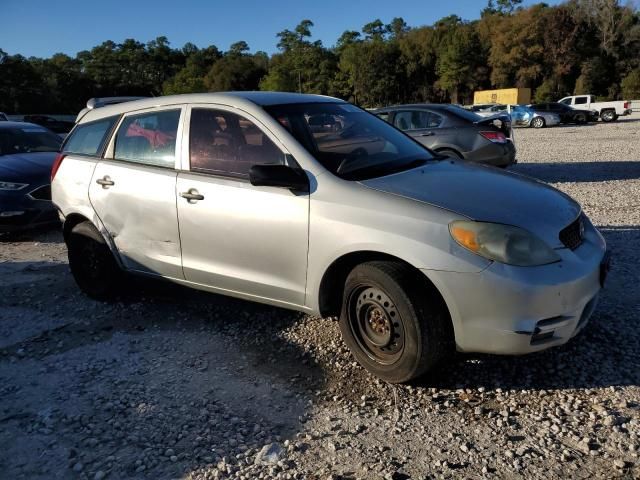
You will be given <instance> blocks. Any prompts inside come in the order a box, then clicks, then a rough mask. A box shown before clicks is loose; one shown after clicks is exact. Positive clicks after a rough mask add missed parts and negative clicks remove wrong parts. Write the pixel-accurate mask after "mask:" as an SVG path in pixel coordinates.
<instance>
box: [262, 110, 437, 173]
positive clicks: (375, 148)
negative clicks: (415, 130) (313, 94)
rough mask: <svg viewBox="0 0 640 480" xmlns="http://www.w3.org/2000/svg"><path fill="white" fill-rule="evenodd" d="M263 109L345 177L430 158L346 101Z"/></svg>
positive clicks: (390, 170) (412, 164)
mask: <svg viewBox="0 0 640 480" xmlns="http://www.w3.org/2000/svg"><path fill="white" fill-rule="evenodd" d="M264 108H265V110H266V111H267V112H268V113H269V114H270V115H271V116H272V117H273V118H275V119H276V120H277V121H278V122H280V124H281V125H282V126H283V127H285V128H286V129H287V130H289V131H290V132H291V134H292V135H293V136H294V137H295V138H296V140H298V142H300V144H301V145H302V146H303V147H304V148H306V150H307V151H308V152H309V153H310V154H311V155H313V156H314V157H315V158H316V159H317V160H318V161H319V162H320V163H321V164H322V165H323V166H324V167H325V168H326V169H327V170H329V171H330V172H331V173H333V174H335V175H337V176H338V177H340V178H344V179H346V180H364V179H366V178H373V177H377V176H383V175H389V174H391V173H394V172H398V171H401V170H406V169H409V168H413V167H416V166H419V165H422V164H423V163H424V162H425V161H426V160H429V159H431V158H433V155H432V154H431V152H429V150H428V149H426V148H425V147H423V146H422V145H420V144H419V143H418V142H416V141H414V140H412V139H411V138H410V137H408V136H407V135H405V134H403V133H402V132H399V131H398V130H396V129H395V128H393V127H392V126H391V125H389V124H388V123H386V122H385V121H384V120H382V119H380V118H378V117H377V116H375V115H373V114H370V113H368V112H366V111H364V110H362V109H360V108H358V107H356V106H354V105H351V104H348V103H299V104H285V105H270V106H266V107H264Z"/></svg>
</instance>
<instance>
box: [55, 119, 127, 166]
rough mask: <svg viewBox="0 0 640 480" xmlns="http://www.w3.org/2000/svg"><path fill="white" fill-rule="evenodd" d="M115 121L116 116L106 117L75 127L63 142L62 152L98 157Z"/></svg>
mask: <svg viewBox="0 0 640 480" xmlns="http://www.w3.org/2000/svg"><path fill="white" fill-rule="evenodd" d="M117 120H118V117H117V116H115V117H108V118H103V119H102V120H97V121H95V122H88V123H82V124H80V125H78V126H76V128H75V129H74V130H73V132H71V134H70V135H69V137H67V140H66V141H65V142H64V145H63V146H62V151H63V152H65V153H76V154H80V155H92V156H96V155H98V154H99V152H100V151H101V150H102V147H103V146H104V144H105V142H106V140H107V136H108V134H109V132H110V131H111V129H112V128H113V125H114V124H115V123H116V121H117Z"/></svg>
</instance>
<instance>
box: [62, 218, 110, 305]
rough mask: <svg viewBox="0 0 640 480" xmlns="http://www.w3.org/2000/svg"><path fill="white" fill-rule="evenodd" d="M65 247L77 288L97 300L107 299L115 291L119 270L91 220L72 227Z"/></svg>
mask: <svg viewBox="0 0 640 480" xmlns="http://www.w3.org/2000/svg"><path fill="white" fill-rule="evenodd" d="M67 250H68V257H69V267H70V268H71V273H72V275H73V278H74V279H75V281H76V283H77V284H78V286H79V287H80V290H82V291H83V292H84V293H86V294H87V295H88V296H90V297H91V298H94V299H96V300H108V299H111V298H113V297H114V296H115V295H116V294H117V293H118V290H119V287H120V284H121V280H122V271H121V270H120V268H119V267H118V264H117V263H116V261H115V259H114V258H113V255H112V253H111V250H109V247H108V246H107V243H106V242H105V240H104V238H103V237H102V235H101V234H100V232H99V231H98V230H97V229H96V228H95V227H94V226H93V225H92V224H91V223H90V222H82V223H79V224H78V225H76V226H75V227H73V229H72V230H71V232H70V234H69V237H68V239H67Z"/></svg>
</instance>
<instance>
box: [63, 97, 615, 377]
mask: <svg viewBox="0 0 640 480" xmlns="http://www.w3.org/2000/svg"><path fill="white" fill-rule="evenodd" d="M123 100H127V99H123ZM104 103H109V102H104ZM100 105H101V104H100V102H95V101H94V102H92V103H91V104H90V106H91V107H93V108H88V109H85V110H83V112H81V114H80V115H79V117H78V120H77V124H76V126H75V128H74V129H73V131H72V132H71V134H70V135H69V136H68V137H67V139H66V141H65V143H64V145H63V148H62V153H61V154H60V155H59V157H58V158H57V160H56V162H55V164H54V167H53V170H52V195H53V201H54V203H55V204H56V206H57V207H58V209H59V210H60V213H61V216H62V217H63V218H64V238H65V241H66V244H67V246H68V250H69V264H70V268H71V271H72V273H73V276H74V278H75V280H76V281H77V283H78V285H79V286H80V288H81V289H82V290H83V291H84V292H85V293H86V294H88V295H89V296H91V297H93V298H96V299H107V298H109V297H112V296H113V295H115V294H117V289H118V287H119V285H121V283H122V282H121V276H122V275H123V274H124V272H130V273H135V274H143V275H150V276H154V277H162V278H165V279H168V280H171V281H174V282H177V283H180V284H183V285H187V286H190V287H193V288H198V289H203V290H207V291H210V292H215V293H221V294H225V295H232V296H235V297H240V298H244V299H247V300H254V301H258V302H264V303H268V304H271V305H276V306H279V307H285V308H291V309H296V310H300V311H303V312H308V313H311V314H315V315H322V316H337V317H339V324H340V329H341V331H342V335H343V337H344V341H345V342H346V343H347V345H348V346H349V347H350V349H351V350H352V352H353V355H354V356H355V357H356V359H357V360H358V361H359V362H360V363H361V364H362V365H363V366H364V367H365V368H366V369H367V370H369V371H370V372H372V373H373V374H375V375H377V376H378V377H380V378H382V379H384V380H386V381H389V382H405V381H408V380H410V379H413V378H415V377H417V376H419V375H421V374H423V373H424V372H426V371H428V370H429V369H431V368H433V367H435V366H436V365H437V364H438V362H439V361H440V360H442V359H443V358H445V357H446V356H447V354H448V353H451V352H453V351H454V350H456V349H457V350H458V351H462V352H485V353H494V354H525V353H529V352H535V351H538V350H542V349H545V348H548V347H552V346H556V345H560V344H563V343H565V342H567V341H568V340H569V339H570V338H571V337H573V336H574V335H576V333H577V332H578V331H580V329H582V328H583V327H584V325H585V324H586V323H587V321H588V319H589V317H590V315H591V314H592V312H593V310H594V308H595V305H596V302H597V298H598V292H599V291H600V289H601V286H602V283H603V281H604V276H605V275H606V272H607V265H608V261H607V255H606V245H605V241H604V239H603V237H602V236H601V235H600V233H599V232H598V230H596V228H595V227H594V226H593V225H592V224H591V222H590V221H589V219H588V218H587V217H586V215H585V214H584V213H583V212H582V211H581V208H580V206H579V205H578V204H577V203H576V202H575V201H574V200H572V199H571V198H570V197H568V196H567V195H565V194H563V193H561V192H559V191H558V190H556V189H554V188H552V187H550V186H548V185H545V184H543V183H541V182H538V181H535V180H532V179H529V178H526V177H523V176H520V175H516V174H513V173H509V172H504V171H501V170H498V169H495V168H493V167H488V166H482V165H477V164H471V163H467V162H465V161H461V160H453V159H451V158H442V157H438V156H437V155H435V154H434V153H433V152H431V151H429V150H428V149H426V148H425V147H423V146H422V145H420V144H419V143H417V142H416V141H414V140H413V139H412V138H411V137H409V136H407V135H405V134H404V133H403V132H401V131H400V130H397V129H396V128H394V127H393V126H391V125H389V124H387V123H386V122H384V121H383V120H380V119H378V118H377V117H375V116H374V115H372V114H370V113H368V112H366V111H364V110H361V109H360V108H357V107H355V106H353V105H351V104H349V103H346V102H344V101H341V100H338V99H335V98H330V97H323V96H316V95H299V94H290V93H275V92H232V93H211V94H193V95H179V96H168V97H161V98H151V99H143V100H133V101H126V102H124V103H118V104H111V105H109V104H107V105H104V106H100Z"/></svg>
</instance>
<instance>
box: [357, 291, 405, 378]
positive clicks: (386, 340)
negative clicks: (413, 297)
mask: <svg viewBox="0 0 640 480" xmlns="http://www.w3.org/2000/svg"><path fill="white" fill-rule="evenodd" d="M348 307H349V311H348V312H349V328H350V329H351V333H352V334H353V338H355V340H356V343H357V344H358V346H359V347H360V349H361V350H362V351H363V352H364V353H365V354H366V355H367V356H368V357H369V358H370V359H371V360H373V361H374V362H376V363H379V364H381V365H392V364H394V363H395V362H397V361H398V359H399V358H400V357H401V356H402V353H403V351H404V343H405V333H404V324H403V322H402V318H401V316H400V313H399V312H398V309H397V308H396V305H395V303H394V302H393V301H392V300H391V298H390V297H389V296H388V295H387V294H386V293H385V292H384V291H383V290H381V289H380V288H378V287H373V286H370V285H361V286H359V287H358V288H356V289H354V290H353V292H352V293H351V296H350V297H349V303H348Z"/></svg>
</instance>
